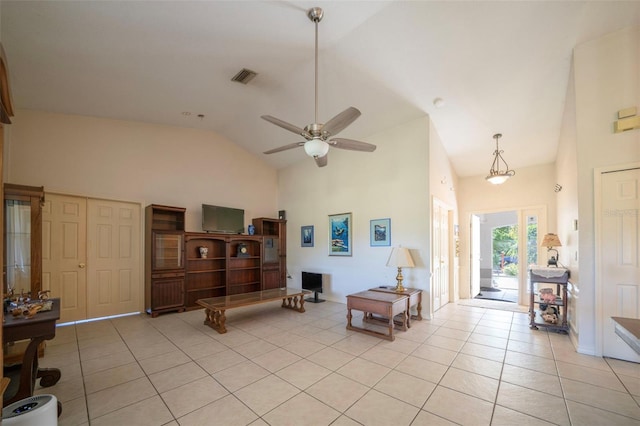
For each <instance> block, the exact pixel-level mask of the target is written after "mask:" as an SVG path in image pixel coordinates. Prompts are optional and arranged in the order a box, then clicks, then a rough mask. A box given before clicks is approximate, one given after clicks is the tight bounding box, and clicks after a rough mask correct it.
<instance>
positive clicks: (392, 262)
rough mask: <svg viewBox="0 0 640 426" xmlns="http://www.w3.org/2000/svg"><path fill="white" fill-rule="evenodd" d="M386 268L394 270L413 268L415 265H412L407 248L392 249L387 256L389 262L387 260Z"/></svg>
mask: <svg viewBox="0 0 640 426" xmlns="http://www.w3.org/2000/svg"><path fill="white" fill-rule="evenodd" d="M387 266H393V267H396V268H413V267H415V266H416V264H415V263H413V258H412V257H411V252H409V249H408V248H405V247H394V248H393V249H392V250H391V254H390V255H389V260H387Z"/></svg>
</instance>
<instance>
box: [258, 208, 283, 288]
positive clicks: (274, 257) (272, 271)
mask: <svg viewBox="0 0 640 426" xmlns="http://www.w3.org/2000/svg"><path fill="white" fill-rule="evenodd" d="M251 223H252V224H253V226H255V228H256V234H257V235H261V236H262V237H263V238H264V243H263V252H262V259H263V260H262V290H270V289H274V288H283V287H286V286H287V221H286V220H284V219H269V218H266V217H259V218H255V219H252V221H251Z"/></svg>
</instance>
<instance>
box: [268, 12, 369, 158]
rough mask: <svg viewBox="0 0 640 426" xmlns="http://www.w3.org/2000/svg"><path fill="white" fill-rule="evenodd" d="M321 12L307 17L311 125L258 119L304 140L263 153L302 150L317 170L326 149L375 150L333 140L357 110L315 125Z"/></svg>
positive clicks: (367, 145) (342, 113)
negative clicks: (311, 46) (310, 25)
mask: <svg viewBox="0 0 640 426" xmlns="http://www.w3.org/2000/svg"><path fill="white" fill-rule="evenodd" d="M323 15H324V12H323V11H322V9H321V8H319V7H314V8H311V9H309V11H308V12H307V16H308V17H309V19H310V20H311V21H312V22H314V23H315V25H316V48H315V71H316V74H315V85H316V87H315V89H316V91H315V100H316V105H315V107H316V115H315V121H314V122H313V123H311V124H309V125H307V126H306V127H305V128H304V129H303V128H300V127H298V126H294V125H293V124H289V123H287V122H286V121H282V120H280V119H278V118H275V117H272V116H270V115H263V116H262V118H263V119H265V120H267V121H268V122H270V123H272V124H275V125H276V126H279V127H282V128H283V129H286V130H289V131H290V132H293V133H295V134H297V135H300V136H302V137H304V138H305V139H306V141H305V142H295V143H291V144H288V145H284V146H281V147H280V148H275V149H271V150H269V151H265V152H264V153H265V154H273V153H276V152H280V151H286V150H288V149H292V148H297V147H299V146H304V150H305V152H306V153H307V155H309V156H310V157H313V158H314V159H315V161H316V164H317V165H318V167H324V166H326V165H327V153H328V152H329V147H330V146H333V147H334V148H340V149H348V150H351V151H363V152H373V151H375V149H376V146H375V145H372V144H370V143H366V142H360V141H356V140H353V139H345V138H335V137H333V136H335V135H336V134H338V133H339V132H340V131H342V130H344V129H345V128H346V127H347V126H348V125H350V124H351V123H353V122H354V121H355V119H356V118H358V117H359V116H360V111H358V109H357V108H354V107H349V108H347V109H345V110H344V111H342V112H341V113H340V114H338V115H336V116H335V117H333V118H332V119H331V120H329V121H327V122H326V123H324V124H322V123H319V122H318V23H319V22H320V21H321V20H322V17H323Z"/></svg>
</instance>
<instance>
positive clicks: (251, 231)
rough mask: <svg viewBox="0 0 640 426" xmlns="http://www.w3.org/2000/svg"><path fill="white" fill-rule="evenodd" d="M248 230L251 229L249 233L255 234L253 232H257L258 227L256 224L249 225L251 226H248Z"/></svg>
mask: <svg viewBox="0 0 640 426" xmlns="http://www.w3.org/2000/svg"><path fill="white" fill-rule="evenodd" d="M247 230H248V231H249V235H253V234H255V233H256V227H255V226H253V225H249V226H248V227H247Z"/></svg>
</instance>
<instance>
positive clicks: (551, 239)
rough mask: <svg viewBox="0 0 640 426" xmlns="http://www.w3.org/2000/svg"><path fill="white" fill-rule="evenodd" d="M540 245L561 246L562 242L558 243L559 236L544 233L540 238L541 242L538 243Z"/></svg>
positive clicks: (548, 246)
mask: <svg viewBox="0 0 640 426" xmlns="http://www.w3.org/2000/svg"><path fill="white" fill-rule="evenodd" d="M540 246H541V247H547V248H551V247H562V244H561V243H560V238H558V236H557V235H556V234H546V235H545V236H544V238H543V239H542V244H540Z"/></svg>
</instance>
